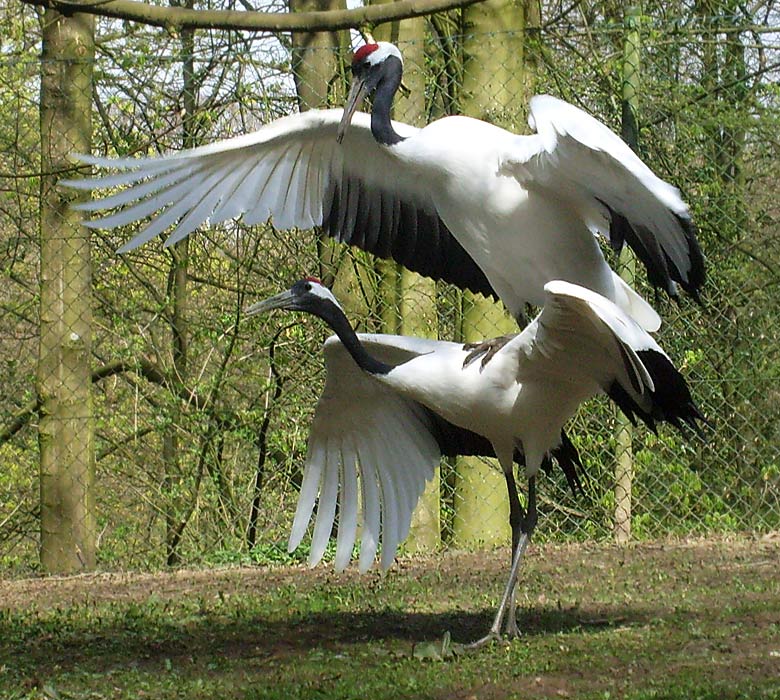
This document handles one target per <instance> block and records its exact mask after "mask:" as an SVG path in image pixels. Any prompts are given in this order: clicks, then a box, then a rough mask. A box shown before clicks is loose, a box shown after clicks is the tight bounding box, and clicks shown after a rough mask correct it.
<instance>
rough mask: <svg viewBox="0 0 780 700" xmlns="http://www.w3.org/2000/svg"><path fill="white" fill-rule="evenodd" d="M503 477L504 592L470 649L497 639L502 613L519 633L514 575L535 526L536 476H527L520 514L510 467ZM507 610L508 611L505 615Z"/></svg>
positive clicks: (509, 631)
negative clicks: (506, 527)
mask: <svg viewBox="0 0 780 700" xmlns="http://www.w3.org/2000/svg"><path fill="white" fill-rule="evenodd" d="M504 477H505V478H506V486H507V491H508V494H509V524H510V526H511V527H512V566H511V570H510V572H509V579H508V580H507V583H506V587H505V588H504V594H503V596H502V597H501V602H500V603H499V606H498V610H497V611H496V616H495V618H494V619H493V624H492V625H491V626H490V630H489V631H488V633H487V634H486V635H485V636H484V637H482V638H481V639H478V640H477V641H476V642H473V643H472V644H469V645H468V646H469V648H472V649H476V648H479V647H481V646H483V645H484V644H486V643H487V642H491V641H494V640H498V639H500V638H501V623H502V622H503V621H504V618H505V617H506V631H507V634H508V635H510V636H515V637H516V636H518V635H519V634H520V631H519V630H518V628H517V620H516V617H515V609H516V603H515V596H516V590H517V576H518V573H519V571H520V561H521V560H522V558H523V554H525V550H526V549H527V547H528V544H529V542H530V540H531V533H532V532H533V529H534V527H535V526H536V519H537V515H536V479H535V477H533V476H532V477H529V479H528V512H527V513H526V514H525V515H524V514H523V508H522V506H521V505H520V498H519V497H518V495H517V484H516V483H515V477H514V473H513V472H512V470H511V469H510V470H504ZM507 612H508V613H509V615H508V617H507Z"/></svg>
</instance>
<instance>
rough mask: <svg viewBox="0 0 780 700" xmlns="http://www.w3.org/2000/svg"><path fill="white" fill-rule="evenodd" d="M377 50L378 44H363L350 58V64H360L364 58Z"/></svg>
mask: <svg viewBox="0 0 780 700" xmlns="http://www.w3.org/2000/svg"><path fill="white" fill-rule="evenodd" d="M378 48H379V44H363V46H361V47H360V48H359V49H358V50H357V51H355V55H354V56H352V63H360V62H361V61H362V60H363V59H364V58H365V57H366V56H370V55H371V54H372V53H374V51H376V50H377V49H378Z"/></svg>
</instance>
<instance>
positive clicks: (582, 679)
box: [0, 537, 780, 700]
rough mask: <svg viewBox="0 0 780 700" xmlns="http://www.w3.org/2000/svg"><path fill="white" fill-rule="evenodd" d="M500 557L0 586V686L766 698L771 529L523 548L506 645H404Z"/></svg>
mask: <svg viewBox="0 0 780 700" xmlns="http://www.w3.org/2000/svg"><path fill="white" fill-rule="evenodd" d="M507 558H508V552H506V551H500V552H493V553H489V554H465V553H453V554H447V555H442V556H439V557H435V558H430V559H427V560H422V559H415V560H409V561H401V562H399V563H397V564H396V565H395V567H394V568H393V569H392V570H391V571H390V572H388V573H387V574H386V575H384V576H382V575H380V574H373V573H372V574H369V575H366V576H362V577H361V576H358V575H357V574H354V573H352V572H349V573H346V574H342V575H335V574H333V573H332V572H331V571H329V570H327V569H326V568H318V569H315V570H313V571H310V570H308V569H305V568H297V567H284V568H274V569H246V568H245V569H228V570H219V571H195V572H193V571H180V572H176V573H170V574H155V575H151V574H138V575H136V574H121V575H117V574H112V575H105V574H103V575H94V576H81V577H74V578H65V579H39V580H24V581H5V582H3V581H0V698H3V699H6V698H9V699H18V698H48V699H56V698H63V699H67V698H84V699H87V698H89V699H94V700H97V699H99V698H155V699H158V698H159V699H164V698H179V697H181V698H188V699H194V698H215V699H219V698H279V699H280V700H282V699H284V700H292V699H294V698H318V699H319V698H339V699H347V698H355V699H360V700H363V699H366V700H373V699H376V700H380V699H382V698H441V699H445V698H446V699H447V700H452V699H457V698H463V699H464V700H467V699H468V700H470V699H472V698H478V699H491V698H577V699H584V700H587V699H589V698H599V699H605V698H632V699H636V700H639V699H646V698H675V699H677V698H679V699H680V700H683V699H685V700H692V699H695V698H702V699H703V698H707V699H709V698H712V700H715V699H716V698H717V699H718V700H720V699H721V698H776V699H780V539H778V538H772V537H766V538H763V539H747V538H744V539H735V540H717V541H712V540H709V541H697V542H687V543H652V544H641V545H636V546H632V547H629V548H625V549H623V548H618V547H613V546H595V545H594V546H565V547H561V546H545V547H539V548H532V549H531V550H530V557H529V558H528V560H527V566H526V569H525V573H524V575H523V582H522V590H523V594H522V596H523V597H522V603H523V605H524V607H523V609H522V611H521V616H520V624H521V627H522V628H523V630H524V632H525V634H524V636H523V638H522V639H520V640H517V641H515V642H513V643H512V644H509V645H494V646H491V647H489V648H486V649H483V650H482V651H480V652H478V653H475V654H471V655H466V656H464V655H458V656H455V657H452V658H447V659H445V660H442V661H433V660H421V659H420V658H417V657H416V656H415V654H414V649H415V645H417V647H416V648H417V650H418V651H419V650H420V649H424V648H426V647H425V646H424V645H423V646H420V645H421V643H424V642H427V641H431V640H434V639H437V638H438V639H441V638H442V636H443V635H444V634H445V632H447V631H449V632H450V633H451V634H452V638H453V639H454V640H458V641H468V640H471V639H474V638H476V637H478V636H480V635H481V634H482V633H483V632H484V631H485V630H486V628H487V626H488V625H489V622H490V619H491V614H492V608H493V606H494V604H495V603H496V602H497V598H498V595H499V593H500V590H501V587H502V584H503V577H504V575H505V570H506V561H505V560H506V559H507Z"/></svg>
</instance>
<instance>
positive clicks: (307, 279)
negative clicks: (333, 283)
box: [304, 277, 322, 284]
mask: <svg viewBox="0 0 780 700" xmlns="http://www.w3.org/2000/svg"><path fill="white" fill-rule="evenodd" d="M304 279H305V280H306V281H307V282H314V283H315V284H322V280H321V279H320V278H319V277H305V278H304Z"/></svg>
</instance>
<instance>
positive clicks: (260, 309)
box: [244, 289, 296, 316]
mask: <svg viewBox="0 0 780 700" xmlns="http://www.w3.org/2000/svg"><path fill="white" fill-rule="evenodd" d="M295 299H296V296H295V295H294V294H293V293H292V290H290V289H288V290H287V291H286V292H282V293H281V294H276V295H275V296H272V297H269V298H268V299H265V300H263V301H258V302H257V303H255V304H252V306H250V307H248V308H247V310H246V311H244V316H257V315H258V314H263V313H265V312H266V311H272V310H273V309H293V308H294V307H295Z"/></svg>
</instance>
